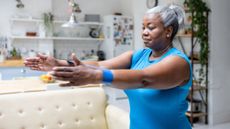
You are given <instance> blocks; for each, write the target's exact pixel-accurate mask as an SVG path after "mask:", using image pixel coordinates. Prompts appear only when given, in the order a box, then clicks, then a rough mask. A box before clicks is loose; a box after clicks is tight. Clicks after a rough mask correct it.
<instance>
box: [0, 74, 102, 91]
mask: <svg viewBox="0 0 230 129" xmlns="http://www.w3.org/2000/svg"><path fill="white" fill-rule="evenodd" d="M60 83H65V82H63V81H55V82H54V83H44V82H42V81H41V80H40V79H39V77H25V78H19V79H17V80H3V81H0V94H11V93H21V92H36V91H46V90H63V89H73V88H83V87H95V86H96V87H98V86H102V84H98V85H95V84H89V85H83V86H72V87H60V86H59V85H60Z"/></svg>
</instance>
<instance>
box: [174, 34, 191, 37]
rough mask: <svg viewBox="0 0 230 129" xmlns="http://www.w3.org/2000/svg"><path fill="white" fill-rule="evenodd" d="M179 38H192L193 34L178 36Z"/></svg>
mask: <svg viewBox="0 0 230 129" xmlns="http://www.w3.org/2000/svg"><path fill="white" fill-rule="evenodd" d="M176 36H177V37H185V38H191V37H192V34H177V35H176Z"/></svg>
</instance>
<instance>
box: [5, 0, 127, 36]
mask: <svg viewBox="0 0 230 129" xmlns="http://www.w3.org/2000/svg"><path fill="white" fill-rule="evenodd" d="M76 1H77V2H78V3H79V5H80V8H81V9H82V13H81V14H80V18H82V20H83V14H101V15H102V16H104V15H109V14H113V13H114V12H120V11H121V6H120V5H121V4H120V3H121V1H122V0H76ZM23 3H24V5H25V8H24V9H22V10H21V11H20V10H18V9H17V8H16V1H15V0H1V5H0V8H1V11H0V16H1V20H0V28H1V29H0V34H1V35H10V23H9V19H10V17H12V16H13V15H15V14H20V12H23V13H24V14H27V15H31V16H32V17H33V18H41V16H42V13H44V12H51V11H52V10H53V13H54V14H55V16H57V18H60V17H65V18H68V17H69V14H68V3H67V0H23ZM126 12H128V11H126Z"/></svg>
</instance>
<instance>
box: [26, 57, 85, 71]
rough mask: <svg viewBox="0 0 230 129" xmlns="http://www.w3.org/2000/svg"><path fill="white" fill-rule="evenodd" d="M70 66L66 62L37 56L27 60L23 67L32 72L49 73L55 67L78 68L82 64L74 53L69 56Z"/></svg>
mask: <svg viewBox="0 0 230 129" xmlns="http://www.w3.org/2000/svg"><path fill="white" fill-rule="evenodd" d="M71 59H72V63H73V64H72V65H69V64H68V63H67V61H66V60H58V59H56V58H54V57H52V56H46V55H42V54H38V55H37V56H36V57H31V58H27V59H26V60H25V62H24V64H25V66H27V67H30V68H31V69H32V70H39V71H51V70H52V69H53V68H54V67H56V66H78V65H83V63H82V62H81V61H80V60H79V59H78V58H77V57H76V55H75V54H74V53H72V54H71Z"/></svg>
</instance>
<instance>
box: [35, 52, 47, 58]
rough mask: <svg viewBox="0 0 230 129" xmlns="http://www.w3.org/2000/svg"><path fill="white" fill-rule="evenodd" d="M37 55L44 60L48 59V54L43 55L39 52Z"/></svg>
mask: <svg viewBox="0 0 230 129" xmlns="http://www.w3.org/2000/svg"><path fill="white" fill-rule="evenodd" d="M37 57H39V58H40V59H42V60H46V59H47V58H48V56H46V55H42V54H40V53H38V54H37Z"/></svg>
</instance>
